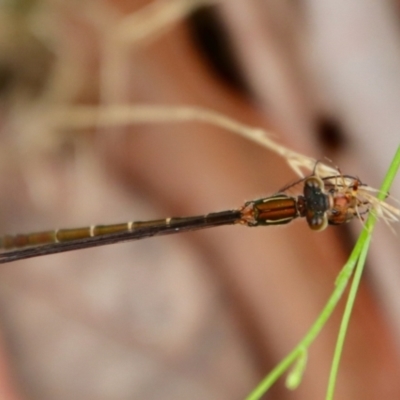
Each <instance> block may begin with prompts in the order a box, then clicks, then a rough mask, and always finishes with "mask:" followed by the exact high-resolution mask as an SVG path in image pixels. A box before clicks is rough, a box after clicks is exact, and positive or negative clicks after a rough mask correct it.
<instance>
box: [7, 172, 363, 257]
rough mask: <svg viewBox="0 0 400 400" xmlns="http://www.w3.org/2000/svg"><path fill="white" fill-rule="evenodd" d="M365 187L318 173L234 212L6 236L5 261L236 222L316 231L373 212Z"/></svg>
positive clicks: (349, 178)
mask: <svg viewBox="0 0 400 400" xmlns="http://www.w3.org/2000/svg"><path fill="white" fill-rule="evenodd" d="M348 182H350V183H348ZM298 184H303V193H302V194H301V195H298V196H297V197H294V196H290V195H288V194H287V193H285V192H287V191H288V190H289V189H292V188H293V187H294V186H295V185H298ZM360 186H362V183H361V181H360V180H359V179H358V178H354V177H351V176H347V175H346V176H344V175H335V176H328V177H324V178H320V177H319V176H317V175H316V174H313V175H311V176H308V177H306V178H304V179H301V180H300V181H298V182H295V183H294V184H291V185H288V186H286V187H284V188H283V189H281V190H280V191H279V193H277V194H274V195H272V196H269V197H265V198H261V199H258V200H252V201H248V202H246V203H245V204H244V205H243V206H242V207H240V208H238V209H234V210H228V211H220V212H214V213H210V214H206V215H200V216H192V217H179V218H166V219H160V220H152V221H135V222H127V223H121V224H112V225H95V226H88V227H83V228H76V229H57V230H52V231H41V232H35V233H29V234H18V235H5V236H3V237H2V238H1V239H0V248H1V249H3V250H4V252H3V253H2V254H0V263H6V262H11V261H16V260H21V259H25V258H31V257H36V256H40V255H47V254H53V253H60V252H65V251H70V250H77V249H84V248H89V247H95V246H101V245H105V244H111V243H117V242H122V241H127V240H139V239H144V238H148V237H152V236H159V235H168V234H172V233H178V232H186V231H193V230H198V229H204V228H211V227H216V226H221V225H230V224H239V225H246V226H249V227H255V226H268V225H282V224H287V223H289V222H291V221H293V220H294V219H296V218H302V217H304V218H305V219H306V221H307V224H308V226H309V227H310V228H311V229H312V230H315V231H321V230H323V229H325V228H326V227H327V225H328V224H330V225H339V224H342V223H346V222H348V221H350V220H351V219H352V218H353V217H354V216H358V217H361V216H362V215H363V214H366V213H367V212H368V211H369V206H370V204H369V202H368V201H365V200H362V199H360V198H359V197H358V196H357V191H358V189H359V187H360Z"/></svg>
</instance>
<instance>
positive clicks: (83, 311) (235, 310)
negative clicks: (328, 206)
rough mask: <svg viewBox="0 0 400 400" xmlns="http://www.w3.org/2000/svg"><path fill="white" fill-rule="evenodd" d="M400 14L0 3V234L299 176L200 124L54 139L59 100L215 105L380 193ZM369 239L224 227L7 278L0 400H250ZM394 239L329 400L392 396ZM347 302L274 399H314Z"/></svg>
mask: <svg viewBox="0 0 400 400" xmlns="http://www.w3.org/2000/svg"><path fill="white" fill-rule="evenodd" d="M399 13H400V6H399V4H398V2H394V1H379V2H377V1H375V0H364V1H357V0H350V1H349V0H347V1H337V0H336V1H333V0H327V1H320V0H303V1H289V0H286V1H285V0H264V1H260V0H259V1H255V0H254V1H253V0H251V1H249V0H247V1H245V0H236V1H228V0H225V1H214V2H211V1H200V0H198V1H189V0H186V1H182V0H181V1H179V0H176V1H175V0H170V1H153V2H150V1H144V0H143V1H139V0H137V1H136V0H129V1H128V0H108V1H106V0H104V1H101V0H88V1H85V2H81V1H77V0H75V1H72V0H69V1H63V0H10V1H8V2H2V3H1V6H0V21H1V22H0V129H1V131H0V141H1V142H0V168H1V173H0V187H1V190H0V202H1V208H0V221H1V232H4V233H6V232H9V233H17V232H25V231H30V230H38V229H50V228H58V227H74V226H80V225H83V226H85V225H91V224H96V223H115V222H122V221H129V220H133V219H141V220H146V219H152V218H163V217H167V216H172V215H174V216H179V215H191V214H193V215H196V214H203V213H207V212H210V211H217V210H223V209H230V208H235V207H239V206H240V205H241V204H242V203H243V202H244V201H246V200H250V199H253V198H257V197H260V196H263V195H268V194H271V193H273V192H275V191H277V190H278V189H279V188H280V187H282V186H284V185H285V184H286V183H288V182H290V181H292V180H294V179H295V175H294V173H293V172H292V171H290V170H289V168H288V167H287V165H286V164H285V162H284V160H282V159H280V158H278V157H277V156H276V155H274V154H272V153H270V152H268V151H266V150H265V149H263V148H261V147H258V146H256V145H255V144H253V143H250V142H248V141H246V140H244V139H242V138H239V137H236V136H233V135H232V134H230V133H228V132H224V131H222V130H221V129H217V128H215V127H212V126H210V125H205V124H200V123H196V122H187V123H174V124H160V123H153V124H140V125H135V126H124V127H122V128H121V127H118V128H107V129H97V130H96V129H91V130H89V131H63V130H54V127H53V126H52V125H51V124H50V123H49V119H48V116H49V112H50V111H49V110H51V109H52V108H53V107H55V106H56V107H64V106H74V105H82V104H85V105H93V106H96V105H99V104H104V105H110V104H112V105H115V104H148V105H169V106H200V107H205V108H209V109H212V110H215V111H217V112H221V113H224V114H226V115H228V116H231V117H233V118H235V119H236V120H238V121H240V122H243V123H247V124H249V125H251V126H260V127H263V128H265V129H268V130H270V131H273V132H275V135H276V136H275V139H276V140H278V141H279V142H281V143H284V144H285V145H287V146H289V147H291V148H293V149H294V150H297V151H301V152H304V153H305V154H307V155H309V156H312V157H315V158H318V159H323V158H324V157H329V158H330V159H332V160H333V163H334V164H337V165H339V166H340V167H341V169H342V170H343V172H344V173H349V174H352V175H357V176H360V178H361V179H362V180H363V181H365V182H368V183H369V184H370V185H371V186H375V187H379V185H380V182H381V179H382V178H383V176H384V173H385V170H386V169H387V167H388V165H389V163H390V160H391V158H392V156H393V155H394V152H395V150H396V148H397V146H398V144H399V137H400V135H399V132H400V112H399V109H398V107H399V104H400V19H399ZM392 195H393V196H395V197H397V198H400V185H399V183H398V181H397V183H396V186H395V187H394V188H393V191H392ZM360 227H361V226H360V224H359V223H357V221H354V222H352V223H351V224H350V225H349V226H345V227H333V228H329V229H327V230H326V231H324V232H322V233H315V232H311V231H310V230H309V228H308V227H307V225H306V223H305V222H304V221H298V222H295V223H293V224H290V225H288V226H285V227H276V228H275V227H271V228H265V229H254V230H253V229H246V228H242V227H226V228H225V227H224V228H218V229H212V230H208V231H203V232H195V233H188V234H182V235H174V236H176V237H172V236H171V237H164V238H154V239H149V240H145V241H143V242H137V243H125V244H119V245H113V246H106V247H104V248H96V249H90V250H82V251H76V252H71V253H66V254H60V255H53V256H46V257H41V258H38V259H31V260H26V261H21V262H19V263H13V264H6V265H2V266H1V268H0V323H1V347H0V351H1V358H0V361H1V364H0V398H2V399H3V398H4V399H41V400H46V399H81V398H82V399H99V400H100V399H146V400H153V399H161V398H162V399H193V400H196V399H210V400H212V399H218V400H223V399H230V400H231V399H243V398H244V397H245V396H246V395H247V394H248V393H249V392H250V391H251V390H252V389H253V388H254V387H255V385H256V384H257V383H258V382H259V381H260V379H261V378H262V377H263V376H265V375H266V373H267V372H268V371H269V370H270V369H271V368H272V367H273V366H274V365H276V363H277V362H279V360H281V359H282V357H284V356H285V355H286V354H287V353H288V352H289V351H290V350H291V349H292V348H293V346H294V345H295V344H296V343H297V342H298V341H299V340H300V339H301V337H302V336H303V335H304V334H305V332H306V331H307V329H308V328H309V327H310V325H311V324H312V322H313V321H314V320H315V318H316V316H317V315H318V313H319V312H320V310H321V309H322V307H323V305H324V304H325V302H326V300H327V298H328V296H329V295H330V293H331V292H332V290H333V285H334V280H335V276H336V275H337V273H338V272H339V270H340V268H341V266H342V265H343V263H344V262H345V260H346V258H347V256H348V254H349V251H350V250H351V248H352V245H353V243H354V240H355V238H356V236H357V235H356V233H357V231H359V230H360ZM396 230H397V231H398V228H397V227H396ZM398 240H399V239H398V236H395V235H393V233H392V232H391V231H390V230H389V229H387V228H386V227H385V226H384V224H383V223H381V224H380V226H379V227H378V229H377V231H376V233H375V235H374V239H373V243H372V249H371V252H370V255H369V259H368V266H367V270H366V273H365V276H364V279H363V286H362V288H361V291H360V293H359V297H358V300H357V302H356V307H355V311H354V315H353V317H352V322H351V325H350V331H349V334H348V337H347V340H346V345H345V349H344V355H343V360H342V363H341V367H340V372H339V377H338V385H337V390H336V398H337V399H356V398H357V399H361V398H362V399H381V398H387V399H394V398H399V397H400V383H399V380H398V376H399V373H400V357H399V356H400V352H399V350H400V296H399V295H398V292H399V290H398V287H399V285H400V266H399V262H398V257H399V246H398ZM339 308H340V310H338V311H337V312H336V313H335V314H334V316H333V318H332V320H331V321H330V322H329V323H328V325H327V326H326V327H325V329H324V330H323V332H322V333H321V335H320V336H319V337H318V339H317V341H316V342H315V343H314V344H313V346H312V347H311V349H310V354H309V360H308V367H307V370H306V372H305V376H304V380H303V382H302V384H301V386H300V387H299V388H298V389H297V390H296V391H293V392H291V391H289V390H287V389H286V388H285V386H284V381H283V379H281V380H280V381H279V382H278V383H277V384H276V385H275V386H274V387H273V389H272V390H271V391H270V392H269V393H268V394H267V395H266V396H265V398H266V399H285V400H286V399H291V400H292V399H293V400H294V399H295V400H300V399H308V400H310V399H321V398H324V394H325V391H326V385H327V380H328V373H329V368H330V363H331V359H332V354H333V349H334V344H335V340H336V336H337V330H338V324H339V321H340V317H341V311H342V307H339Z"/></svg>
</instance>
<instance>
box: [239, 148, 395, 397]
mask: <svg viewBox="0 0 400 400" xmlns="http://www.w3.org/2000/svg"><path fill="white" fill-rule="evenodd" d="M399 166H400V147H399V148H398V150H397V153H396V155H395V158H394V160H393V162H392V164H391V165H390V168H389V171H388V173H387V175H386V177H385V180H384V182H383V185H382V189H381V191H380V194H379V196H378V198H379V199H381V200H383V198H384V197H385V194H386V193H388V192H389V189H390V186H391V184H392V182H393V179H394V177H395V176H396V173H397V170H398V168H399ZM375 221H376V216H375V215H373V214H372V213H371V215H370V216H369V218H368V220H367V222H366V224H365V228H364V229H363V231H362V233H361V235H360V237H359V239H358V241H357V243H356V245H355V247H354V249H353V251H352V252H351V255H350V257H349V260H348V261H347V263H346V264H345V265H344V267H343V269H342V271H341V272H340V273H339V275H338V278H337V279H336V286H335V289H334V291H333V293H332V295H331V296H330V298H329V300H328V302H327V304H326V305H325V307H324V308H323V310H322V312H321V313H320V315H319V316H318V318H317V320H316V321H315V322H314V324H313V325H312V326H311V328H310V330H309V331H308V332H307V334H306V335H305V336H304V338H303V339H302V340H301V341H300V343H299V344H298V345H297V346H296V347H295V348H294V349H293V350H292V351H291V352H290V353H289V354H288V355H287V356H286V357H285V358H284V359H283V360H282V361H281V362H280V363H279V364H278V365H277V366H276V367H275V368H274V369H273V370H272V371H271V372H270V373H269V374H268V375H267V376H266V377H265V378H264V379H263V380H262V381H261V382H260V384H259V385H258V386H257V387H256V388H255V389H254V390H253V391H252V392H251V393H250V394H249V395H248V396H247V397H246V400H258V399H260V398H261V396H263V395H264V394H265V392H266V391H267V390H268V389H269V388H270V387H271V386H272V385H273V384H274V383H275V382H276V381H277V380H278V378H279V377H280V376H282V375H283V374H284V373H285V371H286V370H287V369H288V368H289V367H290V366H291V365H292V364H293V363H294V362H295V361H296V360H297V359H298V358H299V357H301V356H302V355H304V352H305V351H306V349H307V348H308V347H309V346H310V345H311V343H312V342H313V341H314V339H315V338H316V337H317V336H318V334H319V332H320V331H321V329H322V328H323V326H324V325H325V323H326V321H327V320H328V319H329V317H330V316H331V315H332V313H333V311H334V309H335V308H336V305H337V304H338V302H339V300H340V299H341V297H342V295H343V292H344V290H345V289H346V287H347V284H348V282H349V279H350V278H351V276H352V274H353V271H354V267H355V265H356V264H357V263H358V265H363V264H364V262H365V257H366V254H367V250H368V245H369V242H370V239H371V232H372V228H373V226H374V224H375ZM360 260H361V261H362V262H361V264H360ZM361 272H362V269H361V271H359V273H358V274H357V275H359V276H360V277H361ZM352 290H354V291H355V292H356V288H355V289H352ZM354 297H355V293H354ZM350 311H351V308H350ZM349 316H350V314H349ZM344 333H345V330H344V332H342V333H341V335H343V338H342V340H344ZM338 343H339V340H338ZM342 346H343V342H342ZM337 348H338V345H337ZM335 358H336V360H335ZM335 358H334V363H335V364H334V366H333V367H332V371H333V372H331V376H330V378H331V380H330V385H329V388H328V391H329V393H330V392H331V393H332V396H333V389H334V385H335V380H336V375H337V367H338V365H339V360H340V352H339V353H338V355H337V354H336V352H335ZM334 368H336V372H335V370H334ZM327 396H329V394H328V395H327ZM327 398H329V397H327ZM330 399H332V397H330Z"/></svg>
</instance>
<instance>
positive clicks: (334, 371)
mask: <svg viewBox="0 0 400 400" xmlns="http://www.w3.org/2000/svg"><path fill="white" fill-rule="evenodd" d="M399 166H400V147H398V149H397V152H396V154H395V156H394V158H393V161H392V163H391V165H390V167H389V170H388V172H387V174H386V177H385V179H384V181H383V184H382V187H381V190H380V192H379V195H378V199H380V200H384V198H385V195H386V193H389V189H390V187H391V185H392V182H393V180H394V178H395V176H396V173H397V171H398V169H399ZM375 223H376V216H375V215H374V214H371V215H370V216H369V218H368V220H367V222H366V224H365V228H364V231H363V232H362V236H363V238H364V236H365V239H361V237H360V240H359V241H358V242H361V243H362V246H363V247H362V250H361V253H360V257H359V259H358V262H357V267H356V271H355V274H354V279H353V281H352V284H351V288H350V293H349V297H348V299H347V303H346V307H345V310H344V313H343V318H342V322H341V324H340V329H339V334H338V339H337V342H336V347H335V352H334V356H333V360H332V367H331V371H330V374H329V383H328V389H327V393H326V400H333V395H334V391H335V385H336V379H337V375H338V371H339V363H340V358H341V355H342V351H343V346H344V340H345V337H346V333H347V329H348V326H349V323H350V316H351V312H352V310H353V306H354V302H355V299H356V295H357V291H358V287H359V285H360V281H361V276H362V272H363V270H364V266H365V260H366V258H367V253H368V248H369V245H370V243H371V238H372V230H373V228H374V226H375Z"/></svg>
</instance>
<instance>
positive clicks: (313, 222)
mask: <svg viewBox="0 0 400 400" xmlns="http://www.w3.org/2000/svg"><path fill="white" fill-rule="evenodd" d="M306 220H307V223H308V226H309V227H310V228H311V229H312V230H313V231H323V230H324V229H325V228H326V227H327V226H328V217H327V215H326V213H323V214H321V213H314V212H308V213H307V214H306Z"/></svg>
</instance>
